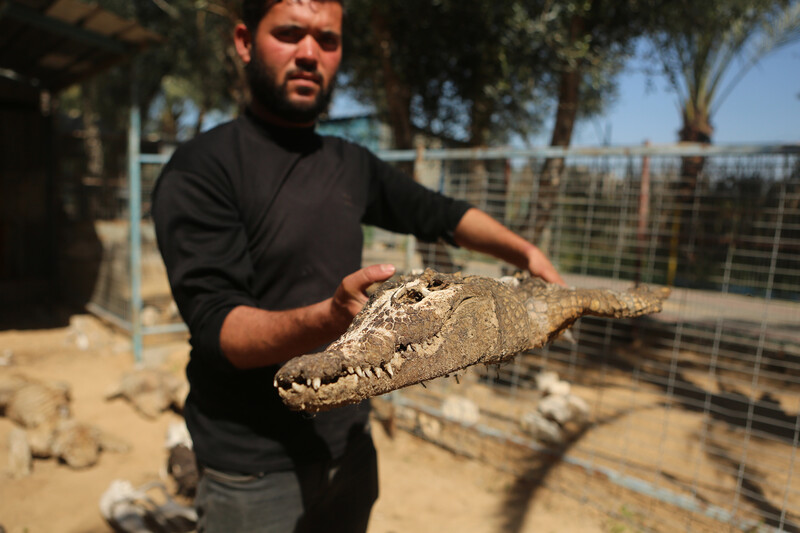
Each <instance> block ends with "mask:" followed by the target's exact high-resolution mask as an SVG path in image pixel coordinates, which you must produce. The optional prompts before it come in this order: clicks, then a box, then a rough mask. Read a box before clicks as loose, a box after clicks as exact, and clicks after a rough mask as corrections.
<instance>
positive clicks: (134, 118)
mask: <svg viewBox="0 0 800 533" xmlns="http://www.w3.org/2000/svg"><path fill="white" fill-rule="evenodd" d="M137 78H138V76H137V68H136V64H135V62H134V64H133V66H132V67H131V112H130V124H129V127H128V214H129V217H130V273H131V274H130V276H131V279H130V282H131V298H130V313H131V343H132V348H133V356H134V360H135V361H136V364H141V363H142V321H141V309H142V291H141V288H142V260H141V259H142V233H141V226H140V224H141V218H142V167H141V162H140V160H139V159H140V158H139V155H140V154H139V151H140V137H141V112H140V110H139V102H138V91H137Z"/></svg>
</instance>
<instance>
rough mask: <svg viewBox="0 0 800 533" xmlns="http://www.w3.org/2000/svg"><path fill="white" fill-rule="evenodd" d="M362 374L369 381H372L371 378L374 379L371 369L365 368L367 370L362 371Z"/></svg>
mask: <svg viewBox="0 0 800 533" xmlns="http://www.w3.org/2000/svg"><path fill="white" fill-rule="evenodd" d="M364 374H366V376H367V377H368V378H370V379H372V378H374V377H375V374H373V373H372V369H371V368H369V367H367V368H365V369H364Z"/></svg>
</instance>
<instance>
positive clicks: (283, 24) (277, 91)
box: [246, 0, 342, 124]
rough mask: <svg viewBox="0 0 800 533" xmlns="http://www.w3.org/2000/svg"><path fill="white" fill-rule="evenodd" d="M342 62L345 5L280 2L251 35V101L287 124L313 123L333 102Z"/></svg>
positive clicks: (300, 0)
mask: <svg viewBox="0 0 800 533" xmlns="http://www.w3.org/2000/svg"><path fill="white" fill-rule="evenodd" d="M341 59H342V6H341V4H339V3H338V2H333V1H329V2H324V1H323V2H318V1H313V0H284V1H282V2H279V3H278V4H275V5H274V6H273V7H272V8H271V9H270V10H269V11H268V12H267V14H266V15H265V16H264V18H263V19H261V22H260V23H259V25H258V28H257V29H256V31H255V34H254V35H253V41H252V45H251V48H250V61H249V62H248V63H247V67H246V68H247V74H248V80H249V82H250V89H251V92H252V94H253V98H254V99H256V100H257V101H258V103H260V104H261V105H262V106H264V107H265V108H266V110H267V111H269V112H271V113H273V114H275V115H277V116H278V117H279V118H281V119H283V120H286V121H288V122H291V123H296V124H306V123H310V122H313V121H314V120H316V118H317V116H318V115H319V114H320V113H322V112H323V111H324V110H325V109H326V108H327V106H328V103H329V102H330V98H331V93H332V91H333V85H334V79H335V76H336V71H337V70H338V69H339V63H340V62H341Z"/></svg>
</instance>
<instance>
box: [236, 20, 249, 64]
mask: <svg viewBox="0 0 800 533" xmlns="http://www.w3.org/2000/svg"><path fill="white" fill-rule="evenodd" d="M233 44H234V45H235V46H236V53H237V54H239V58H240V59H241V60H242V61H243V62H244V64H245V65H246V64H248V63H250V51H251V50H252V49H253V36H252V35H251V34H250V30H248V29H247V26H245V25H244V24H241V23H240V24H237V25H236V27H235V28H233Z"/></svg>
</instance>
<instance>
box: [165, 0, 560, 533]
mask: <svg viewBox="0 0 800 533" xmlns="http://www.w3.org/2000/svg"><path fill="white" fill-rule="evenodd" d="M243 20H244V24H240V25H238V26H237V27H236V29H235V32H234V40H235V44H236V50H237V52H238V54H239V56H240V57H241V59H242V61H243V62H244V63H245V64H246V68H247V74H248V80H249V83H250V88H251V93H252V102H251V104H250V107H249V109H248V110H247V113H246V114H245V115H244V116H242V117H239V118H238V119H236V120H234V121H232V122H230V123H227V124H224V125H222V126H219V127H217V128H215V129H214V130H211V131H209V132H207V133H205V134H203V135H201V136H199V137H198V138H196V139H194V140H193V141H191V142H189V143H187V144H186V145H184V146H183V147H181V148H180V149H179V150H178V151H176V153H175V155H174V156H173V158H172V160H171V161H170V163H169V164H168V165H167V166H166V167H165V168H164V171H163V172H162V175H161V177H160V178H159V180H158V183H157V187H156V190H155V191H154V193H153V218H154V220H155V224H156V232H157V237H158V243H159V247H160V250H161V253H162V255H163V257H164V261H165V264H166V266H167V270H168V273H169V278H170V284H171V287H172V291H173V294H174V297H175V300H176V302H177V304H178V307H179V309H180V311H181V315H182V317H183V318H184V320H185V321H186V323H187V324H188V326H189V329H190V332H191V344H192V354H191V359H190V362H189V365H188V367H187V375H188V378H189V382H190V384H191V392H190V393H189V396H188V398H187V400H186V406H185V411H184V415H185V418H186V422H187V425H188V426H189V429H190V432H191V434H192V438H193V441H194V448H195V452H196V455H197V459H198V463H199V465H200V467H201V470H202V473H203V475H202V479H201V482H200V486H199V489H198V495H197V498H196V502H195V504H196V506H197V508H198V512H199V516H200V524H199V527H200V531H209V532H211V531H226V532H230V531H247V532H251V531H322V530H324V531H328V532H330V531H344V532H350V531H353V532H355V531H365V529H366V525H367V521H368V519H369V514H370V510H371V507H372V504H373V503H374V501H375V499H376V498H377V466H376V464H377V461H376V455H375V450H374V447H373V445H372V440H371V437H370V435H369V424H368V416H369V402H364V403H362V404H360V405H354V406H347V407H344V408H341V409H336V410H333V411H330V412H326V413H321V414H319V415H317V416H315V417H308V416H304V415H302V414H298V413H293V412H290V411H288V410H287V409H286V408H285V407H284V406H283V405H282V403H281V402H280V400H279V398H278V395H277V392H276V391H275V390H274V389H273V387H272V382H273V376H274V374H275V371H276V370H277V368H278V366H279V365H280V364H281V363H283V362H285V361H287V360H289V359H290V358H292V357H295V356H298V355H301V354H303V353H308V352H313V351H318V350H320V349H322V348H323V347H324V346H325V345H326V344H328V343H330V342H331V341H332V340H334V339H335V338H337V337H338V336H340V335H341V334H342V333H343V332H344V331H345V329H346V328H347V326H348V325H349V324H350V322H351V320H352V318H353V317H354V316H355V314H356V313H357V312H358V311H359V310H360V309H361V307H362V306H363V304H364V303H365V302H366V299H367V297H366V295H365V294H364V291H365V290H366V288H367V287H368V286H369V285H371V284H372V283H374V282H379V281H383V280H385V279H387V278H389V277H390V276H391V275H392V274H393V273H394V267H393V266H391V265H373V266H369V267H367V268H363V269H360V268H359V267H360V263H361V248H362V240H363V237H362V233H361V224H362V223H366V224H373V225H378V226H381V227H384V228H386V229H390V230H393V231H398V232H404V233H414V234H416V235H417V236H418V237H419V238H420V239H423V240H427V241H432V240H436V239H438V238H444V239H446V240H448V241H450V242H451V243H453V244H457V245H460V246H464V247H467V248H470V249H474V250H478V251H482V252H486V253H490V254H493V255H495V256H496V257H499V258H501V259H504V260H506V261H508V262H510V263H512V264H514V265H516V266H517V267H519V268H523V269H527V270H529V271H530V272H531V273H533V274H534V275H538V276H541V277H543V278H544V279H546V280H548V281H551V282H557V283H563V281H562V280H561V278H560V276H559V275H558V273H557V272H556V270H555V269H554V268H553V266H552V265H551V264H550V262H549V261H548V260H547V258H546V257H545V256H544V255H543V254H542V253H541V251H539V249H538V248H536V247H535V246H533V245H532V244H530V243H528V242H527V241H525V240H523V239H522V238H520V237H518V236H517V235H515V234H513V233H511V232H510V231H509V230H507V229H506V228H505V227H503V226H502V225H500V224H499V223H497V222H496V221H494V219H492V218H491V217H489V216H488V215H487V214H485V213H483V212H482V211H479V210H477V209H474V208H471V207H470V206H469V205H467V204H464V203H463V202H458V201H455V200H452V199H449V198H445V197H443V196H441V195H439V194H437V193H434V192H431V191H428V190H427V189H425V188H423V187H421V186H419V185H417V184H415V183H414V182H413V180H411V179H409V178H407V177H406V176H404V175H402V174H400V173H399V172H397V171H396V170H394V169H393V168H392V167H390V166H388V165H386V164H385V163H382V162H381V161H379V160H378V159H377V158H376V157H375V156H373V155H372V154H371V153H369V152H368V151H367V150H365V149H363V148H361V147H358V146H356V145H353V144H351V143H348V142H345V141H343V140H340V139H336V138H330V137H321V136H318V135H316V134H315V133H314V129H313V128H314V124H315V121H316V118H317V116H318V115H319V113H320V112H322V111H323V110H324V109H325V108H326V106H327V105H328V102H329V100H330V95H331V91H332V88H333V83H334V78H335V75H336V72H337V70H338V67H339V62H340V60H341V55H342V47H341V38H342V5H341V3H340V0H327V1H325V0H284V1H280V0H277V1H276V0H255V1H254V0H245V1H244V3H243Z"/></svg>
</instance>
